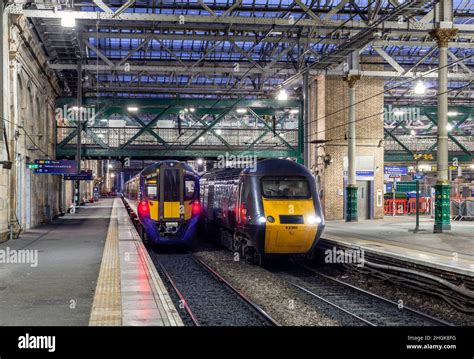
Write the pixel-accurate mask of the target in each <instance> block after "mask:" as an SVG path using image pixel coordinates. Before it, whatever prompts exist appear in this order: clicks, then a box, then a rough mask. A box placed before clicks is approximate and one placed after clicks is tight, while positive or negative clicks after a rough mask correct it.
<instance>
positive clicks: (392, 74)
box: [49, 64, 474, 81]
mask: <svg viewBox="0 0 474 359" xmlns="http://www.w3.org/2000/svg"><path fill="white" fill-rule="evenodd" d="M49 66H50V67H51V69H53V70H74V69H75V68H76V67H77V66H76V65H74V64H51V65H49ZM272 66H273V67H274V68H269V69H265V68H264V69H263V72H264V73H268V75H271V74H274V73H276V72H278V74H279V75H284V74H292V73H296V71H295V70H294V69H291V68H275V67H276V64H274V65H272ZM83 68H84V70H86V71H97V70H98V71H99V72H110V71H117V72H120V73H128V72H140V71H146V72H151V73H168V72H177V73H185V74H191V73H195V74H198V73H209V74H215V73H232V74H236V72H235V69H234V68H233V67H217V66H216V67H198V68H185V67H183V66H178V64H176V65H175V66H158V65H156V66H155V65H130V67H129V69H130V71H126V70H125V69H124V68H122V67H118V66H108V65H103V64H102V65H99V66H97V65H93V64H90V65H83ZM240 69H241V71H240V72H242V73H246V72H248V73H249V74H255V73H262V70H260V69H258V68H255V67H249V66H243V65H242V66H240ZM321 73H326V74H327V75H335V76H342V75H344V72H343V71H342V70H327V71H324V72H321V71H318V70H312V71H310V75H312V76H316V75H320V74H321ZM360 74H361V75H362V76H367V77H384V78H398V77H406V78H411V77H413V73H405V74H400V73H398V72H396V71H386V70H384V71H382V70H380V71H374V70H362V71H360ZM423 77H424V78H437V77H438V74H437V73H436V72H432V73H429V74H425V75H423ZM448 78H450V79H453V80H465V81H470V80H474V76H473V75H472V74H465V73H449V75H448Z"/></svg>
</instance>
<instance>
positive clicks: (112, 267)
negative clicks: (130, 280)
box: [89, 200, 122, 326]
mask: <svg viewBox="0 0 474 359" xmlns="http://www.w3.org/2000/svg"><path fill="white" fill-rule="evenodd" d="M116 201H117V200H114V208H113V209H112V215H111V220H110V224H109V229H108V232H107V239H106V241H105V246H104V253H103V255H102V263H101V265H100V272H99V278H98V280H97V286H96V290H95V295H94V302H93V304H92V311H91V316H90V319H89V325H91V326H118V325H122V298H121V286H120V259H119V241H118V222H117V216H116V212H117V210H116V208H115V202H116Z"/></svg>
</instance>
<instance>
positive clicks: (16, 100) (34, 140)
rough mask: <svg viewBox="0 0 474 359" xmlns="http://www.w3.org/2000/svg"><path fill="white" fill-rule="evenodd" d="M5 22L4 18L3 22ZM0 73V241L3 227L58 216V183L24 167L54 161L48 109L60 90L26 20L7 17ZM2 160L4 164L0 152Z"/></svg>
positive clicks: (6, 229)
mask: <svg viewBox="0 0 474 359" xmlns="http://www.w3.org/2000/svg"><path fill="white" fill-rule="evenodd" d="M4 20H7V18H4ZM3 40H4V46H5V50H6V56H5V57H4V59H5V67H6V69H5V71H3V83H4V95H5V96H4V101H5V105H4V106H5V117H6V120H7V121H5V125H6V129H7V142H8V146H9V151H10V160H11V161H12V162H13V165H12V168H11V169H10V170H6V169H2V170H1V171H0V195H1V198H2V199H4V201H2V206H1V208H0V240H1V239H5V237H6V234H7V233H8V232H9V225H11V226H12V227H13V228H15V229H18V228H20V227H21V228H22V229H23V230H25V229H28V228H32V227H34V226H36V225H38V224H41V223H46V222H48V221H50V220H51V218H53V217H54V216H56V215H57V214H58V213H59V209H60V200H61V198H60V195H59V185H60V181H61V178H60V177H59V176H54V175H38V174H34V173H33V171H32V170H30V169H28V167H27V164H28V163H31V162H34V160H35V159H45V158H49V159H54V157H55V138H54V133H55V131H54V125H55V122H54V121H55V118H54V106H55V99H56V97H57V96H58V94H59V91H60V88H59V85H58V82H57V79H56V77H55V75H54V73H53V72H52V71H48V70H47V68H46V65H45V64H46V61H47V58H46V56H45V54H44V52H43V50H42V49H41V47H40V46H39V41H38V39H37V38H36V37H35V35H34V34H33V33H32V32H31V31H30V29H29V26H28V22H27V19H26V18H24V17H19V16H16V17H10V18H9V19H8V23H7V24H6V29H5V33H4V39H3ZM2 155H3V159H5V160H6V154H5V150H3V153H2Z"/></svg>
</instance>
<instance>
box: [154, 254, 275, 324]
mask: <svg viewBox="0 0 474 359" xmlns="http://www.w3.org/2000/svg"><path fill="white" fill-rule="evenodd" d="M150 256H151V258H152V260H153V262H154V263H155V266H156V268H157V270H158V271H159V272H160V273H162V274H163V276H164V278H165V279H166V281H167V282H168V284H169V285H170V286H171V287H172V289H173V291H174V292H175V293H176V295H177V297H178V302H179V303H177V307H178V308H179V310H180V311H181V314H184V315H185V316H188V317H189V319H190V320H188V323H189V322H191V323H189V324H190V325H195V326H278V325H279V324H278V323H277V322H276V321H275V320H274V319H273V318H272V317H270V316H269V315H268V314H267V313H266V312H265V311H264V310H263V309H262V308H261V307H259V306H258V305H257V304H256V303H254V302H252V301H251V300H250V299H248V298H247V297H246V296H245V295H244V294H243V293H241V292H240V291H239V290H238V289H236V288H235V287H233V286H232V285H231V284H230V283H229V282H228V281H226V280H225V279H224V278H223V277H222V276H221V275H220V274H219V273H218V272H216V271H215V270H213V269H212V268H211V267H209V266H208V265H207V264H206V263H204V262H203V261H202V260H200V259H199V258H197V257H195V256H194V255H193V254H192V253H169V254H164V253H156V252H153V251H150ZM183 311H184V313H183ZM185 322H186V321H185Z"/></svg>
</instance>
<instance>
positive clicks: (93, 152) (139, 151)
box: [56, 147, 301, 160]
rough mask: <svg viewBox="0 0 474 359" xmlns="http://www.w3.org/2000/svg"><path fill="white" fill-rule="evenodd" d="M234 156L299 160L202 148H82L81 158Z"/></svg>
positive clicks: (67, 152) (64, 154)
mask: <svg viewBox="0 0 474 359" xmlns="http://www.w3.org/2000/svg"><path fill="white" fill-rule="evenodd" d="M74 153H75V152H74V150H71V149H70V148H58V149H57V151H56V157H57V158H69V157H73V156H74ZM225 154H228V155H234V156H255V157H257V158H259V159H261V158H275V157H285V158H286V157H290V158H296V159H297V160H298V159H300V158H301V156H300V154H299V153H298V152H297V151H292V150H278V149H271V150H255V151H252V150H246V149H245V148H242V149H234V150H232V151H229V150H225V149H214V148H211V149H210V148H207V149H206V148H203V149H200V150H197V149H192V150H185V149H174V150H173V151H172V152H170V151H168V150H165V149H162V148H156V149H153V150H152V151H151V150H150V148H126V149H121V148H117V149H111V150H104V149H100V148H90V147H89V148H87V147H86V148H83V152H82V156H83V157H85V158H93V159H101V158H109V157H112V158H125V157H131V158H133V159H141V158H144V159H146V158H150V159H157V158H197V157H204V158H217V157H219V156H222V155H225Z"/></svg>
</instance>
